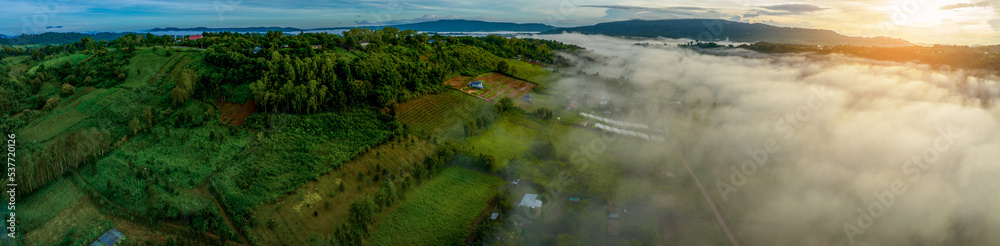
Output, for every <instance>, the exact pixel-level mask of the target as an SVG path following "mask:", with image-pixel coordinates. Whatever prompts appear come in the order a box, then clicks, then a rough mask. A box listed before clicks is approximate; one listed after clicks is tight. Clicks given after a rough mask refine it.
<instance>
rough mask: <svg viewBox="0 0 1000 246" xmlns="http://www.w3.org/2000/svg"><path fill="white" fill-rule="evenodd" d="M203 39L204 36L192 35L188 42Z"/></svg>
mask: <svg viewBox="0 0 1000 246" xmlns="http://www.w3.org/2000/svg"><path fill="white" fill-rule="evenodd" d="M203 37H204V36H202V35H191V36H188V40H191V41H195V40H198V39H201V38H203Z"/></svg>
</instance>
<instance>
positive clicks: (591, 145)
mask: <svg viewBox="0 0 1000 246" xmlns="http://www.w3.org/2000/svg"><path fill="white" fill-rule="evenodd" d="M617 140H618V135H617V134H615V133H612V132H609V131H601V136H599V137H595V138H593V139H591V141H589V142H586V143H584V144H583V145H581V146H580V148H579V149H577V150H576V151H574V152H573V154H571V155H570V162H571V163H573V164H576V165H578V167H576V170H578V171H581V172H582V171H585V170H587V168H588V167H589V166H590V165H591V163H593V162H595V161H597V156H598V155H601V154H603V153H604V152H605V151H607V149H608V146H610V145H611V144H612V143H614V142H615V141H617ZM573 182H575V179H574V178H573V177H572V176H571V175H570V173H569V170H565V169H564V170H560V171H559V172H558V173H556V175H555V176H553V177H552V180H551V181H550V182H549V185H546V186H545V187H544V188H545V193H540V194H539V195H540V196H542V197H544V198H547V200H548V202H546V203H544V204H543V205H542V212H539V213H526V212H524V211H520V210H519V211H520V212H519V213H516V214H515V215H514V216H515V217H516V219H518V220H522V221H533V220H535V219H537V218H538V217H540V216H541V215H542V214H543V213H544V211H549V210H551V209H553V208H555V207H556V206H558V205H559V202H558V201H559V199H558V198H559V197H560V196H562V192H563V189H564V188H565V187H566V186H567V185H569V184H572V183H573Z"/></svg>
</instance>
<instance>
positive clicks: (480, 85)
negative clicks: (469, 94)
mask: <svg viewBox="0 0 1000 246" xmlns="http://www.w3.org/2000/svg"><path fill="white" fill-rule="evenodd" d="M469 87H472V88H476V89H483V88H486V87H483V82H482V81H472V83H469Z"/></svg>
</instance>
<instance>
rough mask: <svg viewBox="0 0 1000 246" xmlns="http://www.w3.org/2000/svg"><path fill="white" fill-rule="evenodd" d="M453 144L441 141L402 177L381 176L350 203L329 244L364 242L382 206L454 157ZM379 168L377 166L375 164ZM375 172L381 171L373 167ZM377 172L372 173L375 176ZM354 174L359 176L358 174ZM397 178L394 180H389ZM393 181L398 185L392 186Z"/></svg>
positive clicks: (433, 174)
mask: <svg viewBox="0 0 1000 246" xmlns="http://www.w3.org/2000/svg"><path fill="white" fill-rule="evenodd" d="M457 151H458V150H457V147H456V146H455V145H454V144H451V143H445V144H442V145H441V146H439V147H438V151H437V153H436V154H435V155H432V156H430V157H428V158H427V159H425V160H424V161H423V162H421V163H414V166H413V168H412V169H411V172H410V176H407V177H406V178H405V179H384V181H383V183H382V185H381V186H380V187H379V188H378V190H376V191H375V194H373V195H372V196H365V197H362V198H361V199H358V200H356V201H354V203H351V205H350V207H349V208H348V211H350V214H349V215H348V217H347V221H345V222H344V223H343V224H341V225H340V227H338V228H337V229H336V231H335V232H334V233H333V235H332V236H331V237H330V242H329V243H330V244H333V245H365V244H367V242H368V239H369V238H370V237H371V235H372V234H371V233H372V232H373V231H374V229H375V228H374V225H375V222H376V221H377V220H378V218H377V216H378V214H379V213H381V212H382V211H383V210H384V209H386V208H388V207H391V206H392V205H394V204H396V202H397V201H399V200H402V198H403V196H404V195H405V193H406V192H408V191H410V190H411V189H412V188H413V187H416V186H417V184H420V183H423V182H424V181H425V180H430V179H431V178H433V177H434V176H436V175H437V174H438V173H440V172H441V170H444V168H445V167H447V166H448V164H449V163H450V162H451V160H452V159H454V158H455V156H456V154H457ZM377 169H381V168H377ZM376 171H377V173H384V172H383V171H382V170H376ZM379 176H380V175H375V177H376V178H377V177H379ZM358 178H362V177H361V176H358ZM393 180H397V181H393ZM397 183H399V185H400V186H401V188H396V187H397Z"/></svg>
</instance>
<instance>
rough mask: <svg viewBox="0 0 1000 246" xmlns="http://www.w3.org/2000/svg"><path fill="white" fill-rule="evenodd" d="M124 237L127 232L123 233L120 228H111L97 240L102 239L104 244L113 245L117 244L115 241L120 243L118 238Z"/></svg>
mask: <svg viewBox="0 0 1000 246" xmlns="http://www.w3.org/2000/svg"><path fill="white" fill-rule="evenodd" d="M124 237H125V234H122V232H120V231H118V229H114V228H111V230H108V232H105V233H104V235H101V237H100V238H98V239H97V241H100V242H101V243H103V244H104V245H108V246H111V245H115V243H118V240H121V239H122V238H124ZM91 245H93V244H91Z"/></svg>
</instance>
